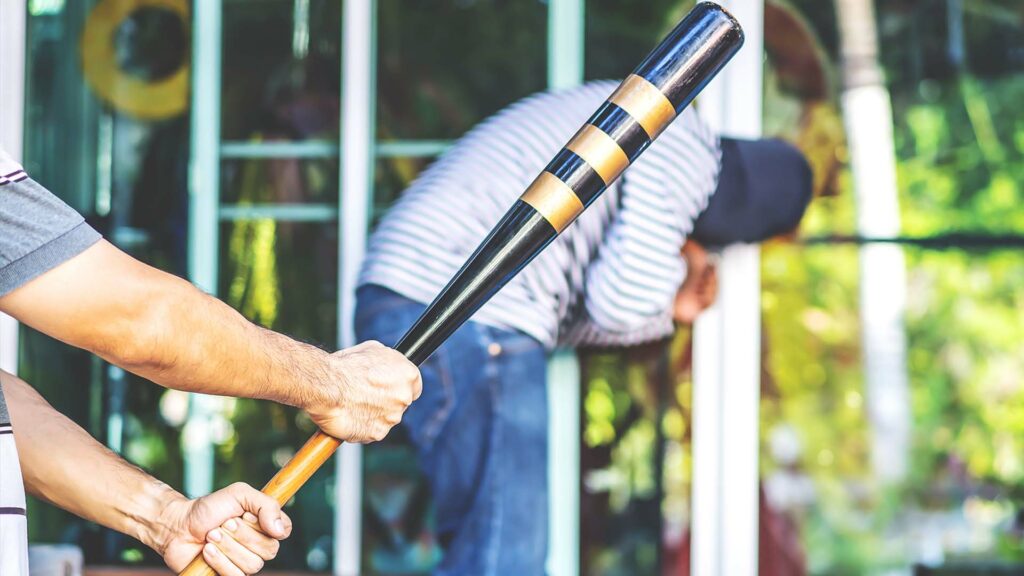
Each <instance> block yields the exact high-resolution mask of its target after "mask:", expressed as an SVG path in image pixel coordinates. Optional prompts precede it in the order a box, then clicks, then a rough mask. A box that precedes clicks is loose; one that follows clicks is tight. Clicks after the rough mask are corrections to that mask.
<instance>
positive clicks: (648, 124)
mask: <svg viewBox="0 0 1024 576" xmlns="http://www.w3.org/2000/svg"><path fill="white" fill-rule="evenodd" d="M608 101H609V102H611V103H612V104H615V105H616V106H618V107H619V108H622V109H623V110H625V111H626V112H628V113H629V115H630V116H632V117H633V118H635V119H636V121H637V122H639V123H640V125H641V126H643V127H644V132H647V135H648V136H650V137H651V139H652V140H653V139H654V138H656V137H657V136H658V134H661V131H662V130H664V129H665V126H668V123H669V122H671V121H672V119H673V118H675V117H676V109H675V108H673V107H672V103H671V102H669V100H668V98H667V97H666V96H665V95H664V94H662V93H661V90H658V88H657V87H656V86H655V85H654V84H651V83H650V82H648V81H647V80H646V79H644V78H641V77H640V76H637V75H636V74H630V75H629V78H626V79H625V80H624V81H623V82H622V84H621V85H620V86H619V88H618V89H617V90H615V93H614V94H612V96H611V98H609V99H608Z"/></svg>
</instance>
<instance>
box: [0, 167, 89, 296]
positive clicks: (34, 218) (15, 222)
mask: <svg viewBox="0 0 1024 576" xmlns="http://www.w3.org/2000/svg"><path fill="white" fill-rule="evenodd" d="M99 240H100V235H99V233H97V232H96V231H95V230H93V229H92V228H91V227H90V226H89V225H88V224H86V223H85V220H84V219H83V218H82V216H81V215H80V214H78V213H77V212H75V211H74V210H72V209H71V207H69V206H68V205H67V204H65V203H64V202H62V201H61V200H60V199H59V198H57V197H56V196H54V195H53V194H51V193H50V192H49V191H47V190H46V189H45V188H43V187H42V186H40V185H39V184H38V183H36V182H35V181H33V180H32V179H30V178H29V177H28V175H27V174H26V173H25V171H24V170H23V169H22V168H21V166H19V165H18V164H16V163H15V162H14V161H12V160H11V159H10V158H9V157H8V156H7V155H6V154H4V152H3V151H2V150H0V298H2V297H3V296H5V295H7V294H9V293H11V292H13V291H14V290H16V289H18V288H20V287H21V286H23V285H24V284H26V283H28V282H30V281H31V280H33V279H34V278H36V277H38V276H40V275H42V274H44V273H45V272H48V271H49V270H52V269H53V268H55V267H57V266H59V265H60V264H62V263H64V262H66V261H67V260H70V259H71V258H74V257H75V256H77V255H79V254H81V253H82V252H83V251H85V249H87V248H89V247H90V246H92V245H93V244H95V243H96V242H98V241H99Z"/></svg>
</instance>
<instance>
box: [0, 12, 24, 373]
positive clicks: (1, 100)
mask: <svg viewBox="0 0 1024 576" xmlns="http://www.w3.org/2000/svg"><path fill="white" fill-rule="evenodd" d="M26 14H27V10H26V6H25V2H24V1H23V0H3V2H0V22H3V24H2V25H0V148H3V149H4V150H6V151H7V153H8V154H10V155H11V157H12V158H14V159H15V160H16V161H18V162H21V161H22V157H21V155H22V142H23V130H24V127H23V124H22V122H23V121H24V117H25V18H26ZM0 370H4V371H6V372H9V373H11V374H17V372H18V322H17V321H15V320H14V319H13V318H11V317H10V316H7V315H6V314H2V313H0Z"/></svg>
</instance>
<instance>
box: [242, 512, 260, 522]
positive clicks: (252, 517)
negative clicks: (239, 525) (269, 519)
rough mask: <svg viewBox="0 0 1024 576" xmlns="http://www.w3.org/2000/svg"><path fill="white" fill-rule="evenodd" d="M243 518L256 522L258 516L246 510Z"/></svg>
mask: <svg viewBox="0 0 1024 576" xmlns="http://www.w3.org/2000/svg"><path fill="white" fill-rule="evenodd" d="M242 520H245V521H246V522H256V521H257V520H258V518H256V515H255V514H253V513H252V512H246V513H245V514H242Z"/></svg>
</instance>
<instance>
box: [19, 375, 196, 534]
mask: <svg viewBox="0 0 1024 576" xmlns="http://www.w3.org/2000/svg"><path fill="white" fill-rule="evenodd" d="M0 379H2V382H0V385H2V386H3V392H4V396H5V398H6V400H7V404H8V409H9V411H10V413H11V420H12V424H13V425H14V430H15V435H14V441H15V443H16V445H17V448H18V455H19V458H20V460H21V468H22V474H23V476H24V479H25V486H26V489H27V492H28V493H30V494H33V495H35V496H37V497H39V498H42V499H43V500H46V501H48V502H50V503H52V504H54V505H56V506H59V507H61V508H63V509H65V510H68V511H69V512H72V513H74V514H76V515H78V516H81V517H82V518H85V519H87V520H90V521H93V522H96V523H98V524H101V525H103V526H106V527H108V528H111V529H114V530H117V531H119V532H122V533H125V534H128V535H130V536H133V537H135V538H136V539H138V540H140V541H141V542H143V543H144V544H146V545H147V546H150V547H151V548H153V549H155V550H157V551H160V552H162V550H161V547H162V543H163V542H164V541H165V540H166V534H168V533H169V532H170V531H171V530H170V527H168V526H164V525H163V524H162V523H163V521H164V520H165V519H166V516H165V511H167V510H168V508H169V506H171V505H172V504H174V503H177V502H182V501H185V497H184V496H182V495H181V494H179V493H178V492H176V491H174V490H173V489H172V488H170V487H169V486H167V485H166V484H164V483H162V482H160V481H158V480H156V479H155V478H153V477H151V476H149V475H148V474H146V473H145V472H143V471H142V470H139V469H138V468H136V467H134V466H132V465H131V464H129V463H127V462H125V461H124V460H122V459H121V458H120V457H118V456H117V455H116V454H114V453H113V452H111V451H110V450H108V449H107V448H105V447H104V446H102V445H101V444H100V443H98V442H96V441H95V440H94V439H93V438H92V437H90V436H89V435H88V434H87V433H86V432H85V431H84V430H82V429H81V428H79V427H78V426H77V425H76V424H75V423H74V422H72V421H71V420H69V419H68V418H66V417H64V416H63V415H62V414H60V413H59V412H57V411H56V410H54V409H53V407H52V406H50V405H49V404H48V403H47V402H46V400H44V399H43V398H42V397H41V396H39V394H38V393H37V392H36V391H35V390H33V389H32V388H31V387H29V386H28V385H27V384H26V383H24V382H22V381H21V380H18V379H17V378H15V377H14V376H11V375H9V374H6V373H3V372H0Z"/></svg>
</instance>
